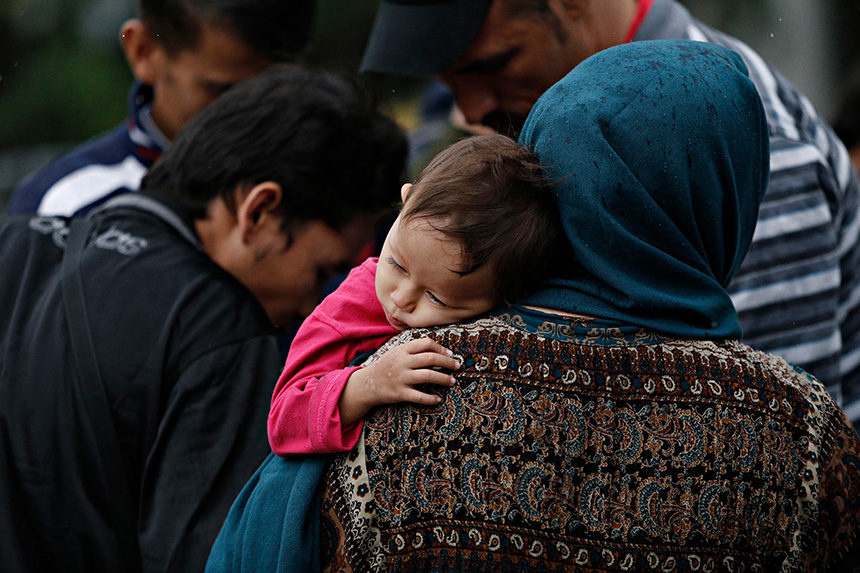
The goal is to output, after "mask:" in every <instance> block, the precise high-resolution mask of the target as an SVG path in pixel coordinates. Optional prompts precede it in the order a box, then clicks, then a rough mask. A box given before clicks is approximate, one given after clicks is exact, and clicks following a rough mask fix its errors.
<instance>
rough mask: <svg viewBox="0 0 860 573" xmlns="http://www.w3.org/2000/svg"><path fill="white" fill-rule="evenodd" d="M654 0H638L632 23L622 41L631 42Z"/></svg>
mask: <svg viewBox="0 0 860 573" xmlns="http://www.w3.org/2000/svg"><path fill="white" fill-rule="evenodd" d="M653 3H654V0H639V8H638V9H637V10H636V17H634V18H633V24H631V25H630V30H629V31H628V32H627V37H626V38H624V43H625V44H626V43H628V42H632V41H633V37H634V36H636V32H638V31H639V26H641V25H642V22H644V21H645V16H647V15H648V11H649V10H650V9H651V4H653Z"/></svg>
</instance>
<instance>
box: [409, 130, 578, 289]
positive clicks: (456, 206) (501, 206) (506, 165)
mask: <svg viewBox="0 0 860 573" xmlns="http://www.w3.org/2000/svg"><path fill="white" fill-rule="evenodd" d="M552 186H553V185H552V184H551V183H549V182H547V181H546V179H545V178H544V170H543V168H542V167H541V165H540V162H539V161H538V159H537V158H536V157H535V156H534V154H533V153H532V152H531V151H529V150H528V149H526V148H525V147H522V146H520V145H518V144H517V143H516V142H515V141H513V140H512V139H510V138H508V137H505V136H503V135H481V136H475V137H469V138H466V139H463V140H460V141H458V142H457V143H455V144H453V145H451V146H450V147H448V148H447V149H445V150H444V151H442V152H441V153H439V154H438V155H437V156H436V157H434V158H433V160H432V161H431V162H430V164H429V165H428V166H427V167H426V168H425V169H424V171H422V172H421V175H419V176H418V178H417V179H416V180H415V183H414V185H413V186H412V189H411V190H410V191H409V195H408V196H407V197H406V201H405V203H404V206H403V211H402V213H401V215H400V216H401V219H402V220H403V221H409V220H413V219H418V218H420V219H432V226H433V228H435V229H436V230H438V231H440V232H441V233H443V234H444V235H446V236H447V237H450V238H451V239H454V240H456V241H459V242H461V243H462V245H463V252H464V257H465V260H466V268H464V269H463V270H462V271H461V274H468V273H471V272H472V271H474V270H476V269H477V268H478V267H480V266H482V265H484V264H491V265H492V266H493V270H494V272H495V274H496V277H497V279H496V296H497V299H498V300H500V301H507V302H512V301H514V300H516V299H517V298H519V297H520V296H522V295H523V294H525V293H526V292H527V290H528V289H530V288H536V287H537V286H538V283H539V282H540V281H541V279H542V278H543V276H544V275H545V273H546V271H547V270H548V269H549V265H550V264H551V263H552V260H553V259H554V258H555V257H554V255H555V252H556V249H557V248H558V245H559V240H560V235H561V223H560V221H559V215H558V206H557V205H556V199H555V195H554V193H553V192H552Z"/></svg>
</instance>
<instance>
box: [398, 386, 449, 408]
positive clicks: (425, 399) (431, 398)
mask: <svg viewBox="0 0 860 573" xmlns="http://www.w3.org/2000/svg"><path fill="white" fill-rule="evenodd" d="M403 401H404V402H411V403H413V404H421V405H423V406H435V405H436V404H438V403H439V402H441V401H442V397H441V396H437V395H436V394H428V393H426V392H421V391H419V390H416V389H414V388H410V389H409V390H407V391H405V392H404V393H403Z"/></svg>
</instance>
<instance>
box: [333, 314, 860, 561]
mask: <svg viewBox="0 0 860 573" xmlns="http://www.w3.org/2000/svg"><path fill="white" fill-rule="evenodd" d="M420 334H422V333H415V334H413V336H418V335H420ZM408 336H409V335H408V334H407V335H404V336H401V337H400V338H398V339H395V340H393V341H392V342H393V343H396V342H397V341H398V340H402V339H403V338H404V337H408ZM433 337H434V338H436V340H438V341H439V342H440V343H441V344H443V345H445V346H447V347H448V348H451V349H452V350H454V352H455V353H456V354H457V355H458V357H460V358H462V359H463V361H464V367H463V368H462V369H461V370H460V371H458V375H457V377H458V385H457V386H456V387H455V388H454V389H452V390H451V391H450V392H448V393H446V394H445V399H444V400H443V402H442V403H441V405H440V406H439V407H436V408H432V409H420V408H413V407H401V408H389V409H385V410H383V411H380V412H379V413H377V414H376V415H375V416H374V417H372V418H370V419H369V420H368V422H367V426H366V431H365V435H364V442H363V448H362V447H361V446H360V447H359V448H358V450H357V451H356V452H354V453H353V454H352V455H351V456H350V457H349V459H343V460H341V461H340V462H339V463H337V464H335V465H334V467H333V468H332V469H331V470H330V471H329V473H328V476H327V479H326V492H325V494H324V507H325V508H326V516H327V519H326V520H324V521H325V524H324V526H323V537H324V540H327V541H325V542H324V543H326V542H327V543H328V544H329V545H330V551H328V552H327V553H328V557H329V559H330V560H331V565H332V567H333V568H334V569H338V568H339V567H341V566H342V565H344V564H348V565H349V567H350V568H352V569H365V568H366V567H369V568H371V569H375V568H376V567H378V566H383V567H384V568H387V569H389V570H395V571H401V570H449V569H452V568H453V569H460V570H468V571H474V570H506V569H507V570H561V569H570V568H574V567H578V568H582V569H586V570H587V569H600V570H637V571H638V570H675V569H681V570H684V569H688V570H703V571H713V570H736V571H744V570H749V571H755V570H773V569H776V570H779V569H783V570H798V569H799V570H818V569H823V568H824V567H825V565H827V564H831V565H832V564H834V563H836V562H837V561H838V560H839V559H843V558H844V559H845V561H842V563H845V564H851V563H854V562H856V561H858V558H857V556H856V555H855V556H854V558H853V560H852V558H851V557H850V556H849V555H848V549H849V543H850V542H853V541H854V540H853V536H854V530H855V528H856V526H857V522H858V515H860V497H858V494H860V472H858V466H860V462H858V458H860V446H858V442H857V440H856V438H855V437H854V434H853V431H852V430H851V428H850V426H849V425H848V423H847V422H846V420H845V418H844V415H843V414H842V412H841V410H839V409H838V407H837V406H836V405H835V404H834V402H833V401H832V399H831V398H830V397H829V396H828V395H827V393H826V392H825V390H824V388H823V386H822V385H821V384H820V383H818V382H817V381H816V380H814V379H813V378H811V377H809V376H808V375H806V374H805V373H803V372H801V371H797V370H795V369H794V368H792V367H791V366H790V365H788V364H787V363H786V362H784V361H783V360H782V359H780V358H776V357H773V356H771V355H768V354H764V353H761V352H758V351H754V350H752V349H750V348H749V347H747V346H745V345H743V344H741V343H739V342H737V341H727V342H711V341H686V340H670V339H665V338H661V337H659V336H657V335H654V334H651V333H649V332H647V331H644V330H641V329H637V328H634V327H630V328H615V327H610V326H609V323H601V322H599V321H593V322H591V323H589V322H586V321H581V320H580V321H570V320H565V319H563V318H561V317H558V316H553V315H546V314H543V313H537V312H533V311H528V310H527V309H525V308H522V307H515V308H514V309H509V310H508V311H503V312H501V313H499V314H497V315H495V316H494V317H493V318H490V319H485V320H481V321H478V322H476V323H473V324H471V325H467V326H452V327H448V328H444V329H439V330H437V331H436V332H435V334H433ZM338 544H340V545H339V546H338ZM855 551H856V548H855ZM324 554H325V553H324ZM835 570H843V569H839V568H837V569H835Z"/></svg>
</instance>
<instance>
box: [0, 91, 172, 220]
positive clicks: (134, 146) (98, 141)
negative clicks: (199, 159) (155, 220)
mask: <svg viewBox="0 0 860 573" xmlns="http://www.w3.org/2000/svg"><path fill="white" fill-rule="evenodd" d="M151 103H152V88H150V87H149V86H147V85H143V84H139V83H135V84H134V85H133V86H132V88H131V92H130V94H129V116H128V119H127V120H126V121H125V122H123V123H122V124H121V125H118V126H117V127H116V128H114V129H113V130H112V131H109V132H108V133H105V134H102V135H100V136H98V137H96V138H95V139H92V140H90V141H88V142H87V143H84V144H82V145H80V146H79V147H76V148H75V149H73V150H71V151H69V152H68V153H66V154H64V155H61V156H59V157H58V158H56V159H54V160H53V161H52V162H51V163H49V164H48V165H47V166H45V167H44V168H42V169H40V170H38V171H36V172H34V173H32V174H31V175H29V176H27V177H26V178H25V179H24V180H23V181H22V182H21V183H20V184H19V185H18V187H17V188H16V189H15V190H14V191H13V193H12V197H11V199H10V200H9V205H8V206H7V208H6V210H7V212H8V213H10V214H24V213H26V214H32V213H36V214H38V215H45V216H56V215H60V216H78V215H84V214H86V213H88V212H89V211H90V210H91V209H93V208H94V207H97V206H98V205H101V204H102V203H104V202H105V201H107V200H108V199H110V198H111V197H114V196H116V195H120V194H122V193H127V192H129V191H137V190H138V188H139V187H140V180H141V179H142V178H143V176H144V174H145V173H146V171H147V169H149V167H150V166H151V165H152V164H153V163H154V162H155V160H156V159H158V157H159V156H160V155H161V152H162V150H163V149H164V148H165V147H166V145H167V139H166V138H165V137H164V136H163V135H162V134H161V132H160V131H159V130H158V128H157V127H156V126H155V124H154V123H153V121H152V118H151V116H150V114H149V111H150V108H151Z"/></svg>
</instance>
